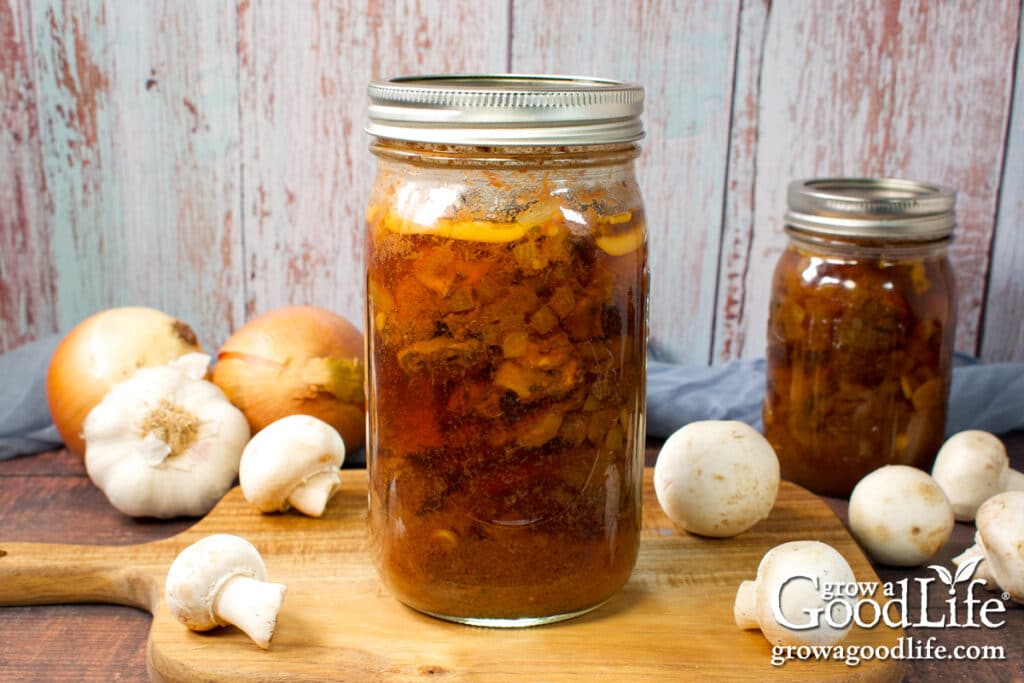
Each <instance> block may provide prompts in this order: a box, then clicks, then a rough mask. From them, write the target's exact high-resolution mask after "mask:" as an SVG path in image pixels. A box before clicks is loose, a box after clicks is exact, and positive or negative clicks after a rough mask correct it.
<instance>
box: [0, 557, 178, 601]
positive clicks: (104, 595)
mask: <svg viewBox="0 0 1024 683" xmlns="http://www.w3.org/2000/svg"><path fill="white" fill-rule="evenodd" d="M132 547H133V546H93V545H63V544H58V543H5V542H3V541H0V605H51V604H55V603H61V602H104V603H113V604H118V605H130V606H132V607H138V608H140V609H144V610H147V611H149V612H152V611H153V610H154V609H155V608H156V605H157V601H158V600H159V599H160V589H161V586H160V585H159V582H158V580H157V579H156V577H155V576H153V574H152V573H147V572H146V571H144V570H143V569H142V568H141V567H140V566H138V565H132V564H131V563H130V560H129V558H130V557H131V555H132V554H133V553H126V552H125V550H126V549H127V548H132ZM134 547H135V548H138V547H140V546H134Z"/></svg>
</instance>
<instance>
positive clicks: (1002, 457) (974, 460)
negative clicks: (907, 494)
mask: <svg viewBox="0 0 1024 683" xmlns="http://www.w3.org/2000/svg"><path fill="white" fill-rule="evenodd" d="M932 477H933V478H934V479H935V481H936V482H938V484H939V486H941V487H942V490H943V491H945V492H946V497H947V498H949V502H950V504H951V505H952V506H953V514H954V515H955V516H956V518H957V519H958V520H960V521H961V522H970V521H972V520H973V519H974V515H975V513H976V512H977V511H978V507H979V506H980V505H981V504H982V503H984V502H985V501H986V500H988V499H989V498H991V497H992V496H994V495H996V494H997V493H1001V492H1003V491H1024V473H1022V472H1018V471H1017V470H1014V469H1011V468H1010V459H1009V457H1007V455H1006V447H1005V446H1004V445H1003V442H1002V441H1000V440H999V437H997V436H995V435H994V434H989V433H988V432H983V431H981V430H979V429H970V430H967V431H965V432H959V433H958V434H954V435H953V436H951V437H949V439H947V440H946V443H944V444H942V448H940V449H939V454H938V455H937V456H935V465H934V466H933V467H932Z"/></svg>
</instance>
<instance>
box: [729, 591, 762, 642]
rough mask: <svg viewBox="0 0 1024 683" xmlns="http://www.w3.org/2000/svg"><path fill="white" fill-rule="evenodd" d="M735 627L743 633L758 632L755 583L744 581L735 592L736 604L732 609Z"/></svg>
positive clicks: (759, 626) (759, 625)
mask: <svg viewBox="0 0 1024 683" xmlns="http://www.w3.org/2000/svg"><path fill="white" fill-rule="evenodd" d="M732 615H733V618H734V619H736V625H737V626H739V627H740V628H741V629H743V630H744V631H759V630H760V629H761V624H759V623H758V621H757V582H756V581H744V582H743V583H741V584H740V588H739V590H738V591H736V604H735V605H733V608H732Z"/></svg>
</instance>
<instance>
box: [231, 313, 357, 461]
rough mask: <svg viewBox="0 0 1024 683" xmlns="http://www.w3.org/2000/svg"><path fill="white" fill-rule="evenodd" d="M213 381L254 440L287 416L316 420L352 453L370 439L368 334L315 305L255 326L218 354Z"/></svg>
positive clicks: (270, 315) (268, 318)
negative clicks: (240, 415) (366, 382)
mask: <svg viewBox="0 0 1024 683" xmlns="http://www.w3.org/2000/svg"><path fill="white" fill-rule="evenodd" d="M213 382H214V384H216V385H217V386H219V387H220V388H221V390H223V391H224V393H225V394H227V396H228V399H229V400H230V401H231V402H232V403H234V404H235V406H237V407H238V409H239V410H241V411H242V413H244V414H245V417H246V419H248V420H249V427H250V428H251V429H252V432H253V434H255V433H256V432H258V431H259V430H261V429H263V428H264V427H266V426H267V425H268V424H270V423H271V422H274V421H275V420H279V419H280V418H282V417H286V416H288V415H312V416H313V417H316V418H319V419H321V420H323V421H324V422H326V423H327V424H329V425H331V426H332V427H334V428H335V429H337V430H338V432H340V433H341V436H342V438H343V439H344V440H345V446H346V448H347V449H348V450H350V451H352V450H355V449H357V448H359V447H360V446H362V445H363V442H364V440H365V421H366V400H365V398H364V394H363V335H362V334H360V332H359V330H357V329H356V328H355V327H354V326H353V325H352V324H351V323H349V322H348V321H347V320H345V319H344V318H342V317H340V316H338V315H335V314H334V313H331V312H330V311H325V310H324V309H322V308H317V307H315V306H290V307H287V308H281V309H278V310H276V311H271V312H270V313H266V314H264V315H261V316H259V317H257V318H253V319H252V320H250V321H249V322H248V323H246V325H245V326H244V327H242V328H241V329H240V330H238V331H237V332H235V333H234V334H233V335H231V338H230V339H228V340H227V342H225V344H224V346H223V347H222V348H221V350H220V351H219V352H218V353H217V364H216V365H215V366H214V368H213Z"/></svg>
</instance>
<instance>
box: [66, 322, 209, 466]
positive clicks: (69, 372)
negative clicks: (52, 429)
mask: <svg viewBox="0 0 1024 683" xmlns="http://www.w3.org/2000/svg"><path fill="white" fill-rule="evenodd" d="M195 351H202V349H201V348H200V347H199V343H198V341H197V340H196V334H195V332H193V331H192V328H191V327H189V326H188V325H186V324H185V323H183V322H181V321H180V320H176V319H175V318H173V317H171V316H169V315H167V314H166V313H163V312H162V311H158V310H156V309H153V308H143V307H139V306H129V307H125V308H111V309H109V310H106V311H102V312H100V313H97V314H96V315H93V316H90V317H88V318H86V319H85V320H83V321H82V322H80V323H79V324H78V325H77V326H76V327H75V328H74V329H73V330H71V332H70V333H69V334H68V336H67V337H65V338H64V339H63V340H62V341H61V343H60V344H59V345H58V346H57V350H56V351H54V352H53V358H51V359H50V367H49V369H48V370H47V373H46V398H47V401H48V402H49V404H50V415H51V416H52V417H53V423H54V424H55V425H56V426H57V431H58V432H59V433H60V436H61V438H62V439H63V440H64V445H65V446H67V448H68V450H69V451H71V452H72V453H77V454H78V455H82V454H84V453H85V441H83V439H82V422H84V421H85V416H86V415H88V414H89V411H90V410H92V409H93V408H94V407H95V406H96V404H98V403H99V402H100V401H101V400H103V397H104V396H105V395H106V393H107V391H108V390H109V389H110V388H111V387H112V386H114V385H115V384H117V383H118V382H122V381H124V380H126V379H128V378H129V377H131V376H132V375H133V374H134V373H135V371H136V370H138V369H139V368H142V367H149V366H155V365H164V364H166V363H168V362H170V361H172V360H174V359H175V358H178V357H180V356H183V355H185V354H186V353H192V352H195Z"/></svg>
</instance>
